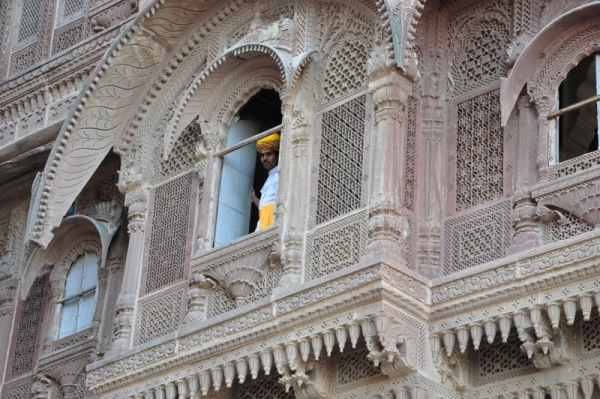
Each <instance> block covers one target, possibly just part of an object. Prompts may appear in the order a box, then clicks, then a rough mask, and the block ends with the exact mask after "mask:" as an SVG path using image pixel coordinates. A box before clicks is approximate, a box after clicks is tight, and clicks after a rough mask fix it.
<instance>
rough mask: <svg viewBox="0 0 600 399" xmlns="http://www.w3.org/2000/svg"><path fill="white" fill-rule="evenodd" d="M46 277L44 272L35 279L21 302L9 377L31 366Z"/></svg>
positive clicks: (27, 369)
mask: <svg viewBox="0 0 600 399" xmlns="http://www.w3.org/2000/svg"><path fill="white" fill-rule="evenodd" d="M47 277H48V274H44V275H41V276H38V277H37V278H36V279H35V281H34V282H33V285H32V286H31V289H30V290H29V293H28V294H27V297H26V298H25V300H24V301H23V303H22V306H21V311H20V312H19V316H20V318H19V329H18V331H17V340H16V342H15V348H14V357H13V360H12V366H11V371H10V375H11V377H16V376H19V375H22V374H25V373H27V372H28V371H31V368H32V367H33V361H34V360H35V359H34V356H35V351H36V345H37V340H38V332H39V324H40V321H41V317H42V314H41V312H42V306H43V304H44V297H45V296H44V292H45V287H46V280H47Z"/></svg>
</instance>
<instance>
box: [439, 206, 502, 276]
mask: <svg viewBox="0 0 600 399" xmlns="http://www.w3.org/2000/svg"><path fill="white" fill-rule="evenodd" d="M511 212H512V204H511V201H510V200H505V201H502V202H499V203H496V204H493V205H490V206H488V207H485V208H481V209H479V210H477V211H474V212H471V213H467V214H466V215H460V216H456V217H453V218H450V219H447V220H446V221H445V222H444V274H451V273H455V272H458V271H460V270H464V269H468V268H470V267H473V266H477V265H481V264H484V263H486V262H490V261H492V260H495V259H499V258H502V257H503V256H504V253H505V250H506V248H507V247H508V246H509V245H510V241H511V237H512V230H511V224H512V217H511Z"/></svg>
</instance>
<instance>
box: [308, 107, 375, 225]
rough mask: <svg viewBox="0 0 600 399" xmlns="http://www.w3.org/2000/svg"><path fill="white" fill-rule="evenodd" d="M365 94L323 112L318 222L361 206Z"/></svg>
mask: <svg viewBox="0 0 600 399" xmlns="http://www.w3.org/2000/svg"><path fill="white" fill-rule="evenodd" d="M365 101H366V96H360V97H358V98H355V99H354V100H351V101H348V102H347V103H345V104H342V105H340V106H339V107H336V108H334V109H332V110H331V111H327V112H325V113H324V114H323V121H322V127H321V140H320V141H321V148H320V155H319V182H318V188H317V191H318V192H317V212H316V222H317V224H319V223H323V222H325V221H327V220H330V219H333V218H335V217H337V216H340V215H343V214H345V213H348V212H350V211H352V210H355V209H357V208H359V207H360V205H361V194H362V169H363V151H364V131H365Z"/></svg>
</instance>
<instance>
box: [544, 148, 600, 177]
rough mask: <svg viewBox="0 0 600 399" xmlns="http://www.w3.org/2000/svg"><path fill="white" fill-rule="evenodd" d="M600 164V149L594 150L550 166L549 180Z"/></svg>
mask: <svg viewBox="0 0 600 399" xmlns="http://www.w3.org/2000/svg"><path fill="white" fill-rule="evenodd" d="M598 165H600V151H592V152H590V153H587V154H585V155H582V156H579V157H576V158H573V159H569V160H568V161H564V162H561V163H559V164H556V165H552V166H550V167H549V168H548V180H550V181H552V180H556V179H559V178H561V177H564V176H570V175H572V174H574V173H577V172H581V171H582V170H587V169H591V168H593V167H594V166H598Z"/></svg>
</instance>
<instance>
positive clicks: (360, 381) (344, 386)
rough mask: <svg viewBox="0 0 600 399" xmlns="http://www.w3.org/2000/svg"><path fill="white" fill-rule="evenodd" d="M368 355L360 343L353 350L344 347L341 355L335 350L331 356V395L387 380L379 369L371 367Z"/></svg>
mask: <svg viewBox="0 0 600 399" xmlns="http://www.w3.org/2000/svg"><path fill="white" fill-rule="evenodd" d="M368 354H369V350H368V349H367V347H366V346H365V343H364V342H362V341H360V342H358V344H357V346H356V348H354V349H353V348H352V347H350V345H346V347H345V348H344V352H341V353H340V352H339V350H337V349H336V351H335V352H334V354H333V355H332V363H333V366H334V367H333V369H334V375H335V378H334V381H333V382H334V383H333V387H332V393H334V394H341V393H343V392H348V391H351V390H353V389H356V388H359V387H361V386H365V385H369V384H373V383H376V382H380V381H384V380H386V379H388V377H387V376H386V375H384V374H382V373H381V369H380V368H377V367H374V366H373V363H372V362H371V361H370V360H369V359H368V358H367V355H368Z"/></svg>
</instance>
